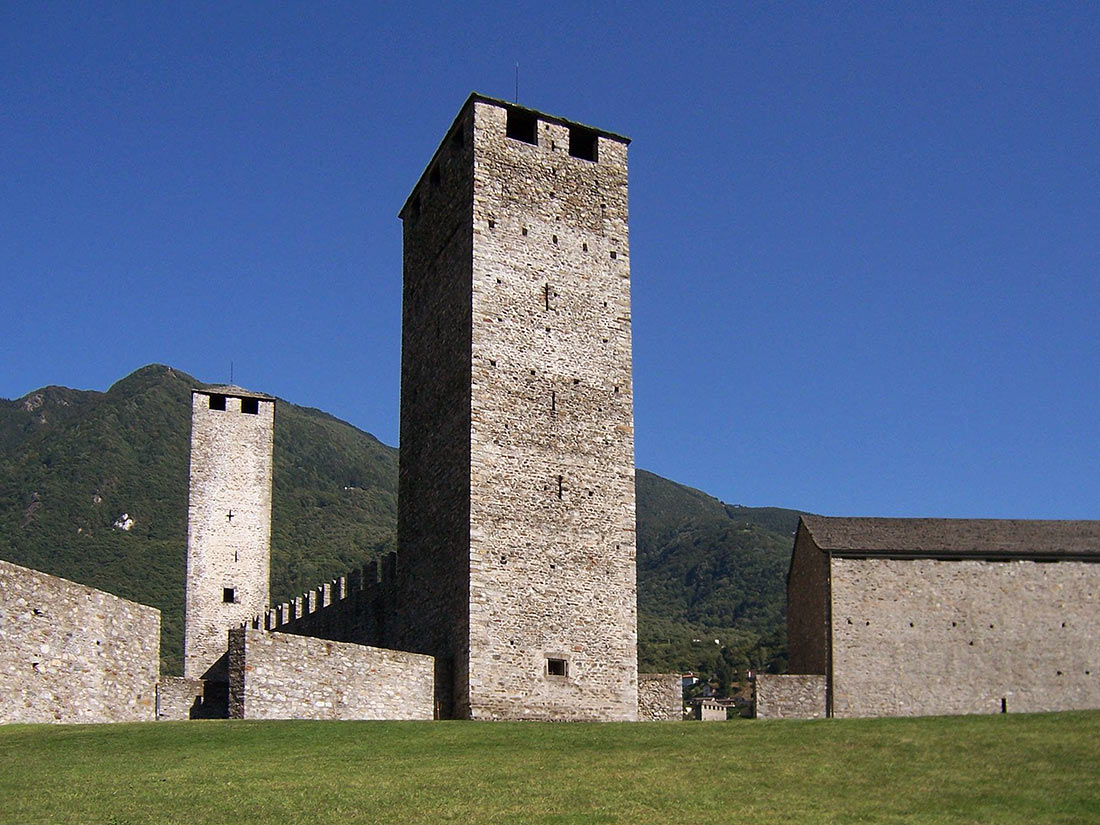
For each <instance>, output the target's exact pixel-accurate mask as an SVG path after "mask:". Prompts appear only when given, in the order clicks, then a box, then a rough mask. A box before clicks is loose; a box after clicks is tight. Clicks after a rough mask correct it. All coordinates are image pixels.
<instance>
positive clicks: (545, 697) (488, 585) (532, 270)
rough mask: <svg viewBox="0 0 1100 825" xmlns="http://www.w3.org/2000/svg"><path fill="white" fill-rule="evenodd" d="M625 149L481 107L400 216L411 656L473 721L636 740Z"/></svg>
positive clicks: (525, 112)
mask: <svg viewBox="0 0 1100 825" xmlns="http://www.w3.org/2000/svg"><path fill="white" fill-rule="evenodd" d="M628 143H629V140H628V139H627V138H624V137H621V136H619V135H615V134H613V133H611V132H607V131H603V130H600V129H593V128H591V127H587V126H583V125H581V124H578V123H574V122H572V121H569V120H565V119H563V118H559V117H553V116H550V115H547V114H544V113H541V112H536V111H533V110H530V109H526V108H522V107H519V106H516V105H513V104H509V103H506V102H504V101H500V100H494V99H490V98H486V97H482V96H480V95H472V96H471V97H470V98H469V99H468V100H467V101H466V104H465V105H464V106H463V108H462V111H461V112H460V113H459V115H458V117H457V119H456V120H455V122H454V124H453V125H452V127H451V129H450V130H449V131H448V133H447V135H446V137H445V138H444V140H443V142H442V143H441V144H440V146H439V148H438V149H437V150H436V153H435V155H434V156H433V158H432V160H431V162H430V163H429V164H428V166H427V168H426V169H425V171H424V173H423V175H422V176H421V179H420V181H419V182H418V183H417V185H416V187H415V189H414V190H413V192H412V194H411V195H410V196H409V199H408V200H407V201H406V203H405V205H404V207H403V209H402V211H401V218H402V221H403V228H404V295H403V330H402V369H401V457H400V484H399V507H398V511H399V515H398V545H399V564H400V568H401V578H402V581H403V582H404V588H405V593H404V599H403V608H402V613H401V617H400V621H399V631H398V638H395V639H394V640H393V643H394V644H395V645H397V646H402V647H406V648H409V649H414V650H419V651H422V652H426V653H432V654H434V655H436V656H438V657H440V658H441V659H442V660H444V661H447V662H449V663H450V670H451V674H452V678H451V680H450V681H451V689H452V693H451V697H450V698H451V700H452V702H451V706H450V707H449V708H448V710H447V712H449V713H450V714H453V715H455V716H459V717H469V718H475V719H561V720H565V719H591V720H633V719H635V718H637V585H636V574H635V553H636V548H635V504H634V436H633V402H632V399H633V392H632V367H631V328H630V254H629V246H628V235H627V160H626V154H627V144H628Z"/></svg>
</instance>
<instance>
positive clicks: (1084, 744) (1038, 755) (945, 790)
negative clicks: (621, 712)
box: [0, 712, 1100, 825]
mask: <svg viewBox="0 0 1100 825" xmlns="http://www.w3.org/2000/svg"><path fill="white" fill-rule="evenodd" d="M0 821H2V822H4V823H39V822H42V823H69V822H72V823H104V825H123V823H135V824H136V823H145V822H150V823H152V822H155V823H240V824H241V825H245V823H278V824H279V825H284V824H288V823H338V825H344V823H358V822H387V823H389V822H393V823H440V822H459V823H487V822H495V823H496V822H499V823H523V822H545V823H603V822H622V823H631V825H638V824H639V823H662V825H665V824H666V823H674V824H676V825H679V824H680V823H706V824H707V825H717V824H718V823H750V824H751V825H763V824H764V823H802V822H805V823H814V824H815V825H820V824H821V823H864V822H876V823H964V822H965V823H972V822H973V823H978V822H981V823H998V824H1000V823H1096V822H1100V712H1086V713H1061V714H1040V715H1007V716H971V717H954V718H931V719H874V720H845V721H840V720H829V721H820V722H752V721H734V722H727V723H724V724H721V723H712V724H704V723H699V722H677V723H660V724H607V725H591V724H558V725H555V724H537V723H520V724H511V723H476V722H436V723H416V722H409V723H397V722H173V723H167V722H165V723H157V724H146V725H101V726H46V725H41V726H28V725H12V726H6V727H0Z"/></svg>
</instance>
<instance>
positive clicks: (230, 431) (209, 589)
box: [183, 386, 275, 680]
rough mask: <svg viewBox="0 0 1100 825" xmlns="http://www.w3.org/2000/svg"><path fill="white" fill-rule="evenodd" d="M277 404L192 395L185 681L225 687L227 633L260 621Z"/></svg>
mask: <svg viewBox="0 0 1100 825" xmlns="http://www.w3.org/2000/svg"><path fill="white" fill-rule="evenodd" d="M274 421H275V399H274V398H271V397H270V396H267V395H261V394H259V393H254V392H249V391H248V390H244V389H241V388H240V387H232V386H224V387H212V388H209V389H201V390H194V391H192V393H191V473H190V486H189V491H188V493H189V494H188V503H187V585H186V595H185V599H186V603H185V608H184V644H183V659H184V665H183V668H184V675H185V676H189V677H193V678H207V679H215V680H224V679H225V678H227V677H226V674H224V673H223V672H222V668H223V667H224V664H223V662H222V657H223V656H224V655H225V653H226V649H227V632H228V631H229V629H230V628H233V627H239V626H240V625H241V623H242V622H245V621H248V620H250V619H252V618H253V617H255V616H258V615H259V614H261V613H262V612H263V611H264V609H265V608H266V607H267V604H268V593H269V587H270V578H271V479H272V445H273V434H274Z"/></svg>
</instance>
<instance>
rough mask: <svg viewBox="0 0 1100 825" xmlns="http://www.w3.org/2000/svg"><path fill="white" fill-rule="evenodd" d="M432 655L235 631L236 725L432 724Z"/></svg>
mask: <svg viewBox="0 0 1100 825" xmlns="http://www.w3.org/2000/svg"><path fill="white" fill-rule="evenodd" d="M434 680H435V660H434V659H433V658H432V657H431V656H423V655H420V654H416V653H404V652H401V651H396V650H385V649H383V648H378V647H366V646H364V645H357V644H351V643H349V642H332V641H326V640H324V639H313V638H309V637H306V636H295V635H292V634H289V633H269V632H266V631H263V630H255V629H252V628H238V629H235V630H232V631H230V633H229V716H230V717H231V718H234V719H432V718H433V716H434V706H433V698H434V687H435V681H434Z"/></svg>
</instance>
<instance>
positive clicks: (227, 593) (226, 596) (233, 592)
mask: <svg viewBox="0 0 1100 825" xmlns="http://www.w3.org/2000/svg"><path fill="white" fill-rule="evenodd" d="M222 601H223V602H225V603H226V604H233V603H234V602H236V601H237V588H235V587H223V588H222Z"/></svg>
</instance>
